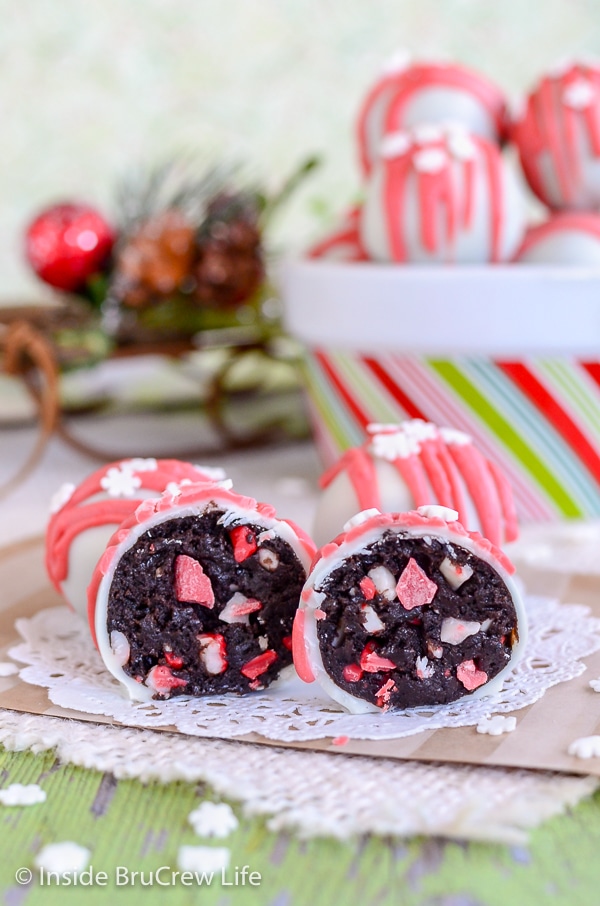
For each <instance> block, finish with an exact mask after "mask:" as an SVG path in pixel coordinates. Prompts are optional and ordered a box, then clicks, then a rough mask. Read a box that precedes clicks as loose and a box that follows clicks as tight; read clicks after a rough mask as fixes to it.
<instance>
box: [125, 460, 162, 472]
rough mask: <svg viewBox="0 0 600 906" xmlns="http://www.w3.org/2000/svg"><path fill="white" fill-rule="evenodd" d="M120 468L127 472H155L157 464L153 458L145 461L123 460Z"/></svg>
mask: <svg viewBox="0 0 600 906" xmlns="http://www.w3.org/2000/svg"><path fill="white" fill-rule="evenodd" d="M121 468H122V469H124V470H125V471H128V472H156V470H157V469H158V462H157V461H156V460H155V459H154V458H153V457H148V458H147V459H140V458H137V459H124V460H123V462H122V463H121Z"/></svg>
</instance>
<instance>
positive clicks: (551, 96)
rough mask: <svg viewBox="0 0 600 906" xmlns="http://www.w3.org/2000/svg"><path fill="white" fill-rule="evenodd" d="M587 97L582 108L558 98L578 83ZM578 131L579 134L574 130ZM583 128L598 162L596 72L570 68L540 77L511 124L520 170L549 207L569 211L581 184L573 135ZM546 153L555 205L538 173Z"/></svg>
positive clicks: (599, 85) (599, 79) (599, 75)
mask: <svg viewBox="0 0 600 906" xmlns="http://www.w3.org/2000/svg"><path fill="white" fill-rule="evenodd" d="M581 80H583V81H585V82H586V83H587V84H588V85H589V86H590V88H591V89H592V91H593V100H592V101H591V103H589V104H586V105H584V106H583V107H582V108H577V109H576V108H574V107H573V106H570V105H569V104H568V103H565V100H564V94H565V91H567V90H568V89H569V88H570V87H571V86H573V85H574V84H576V83H577V82H579V81H581ZM578 125H579V128H578ZM581 128H583V130H584V134H585V137H586V140H587V145H588V147H589V148H590V151H591V153H592V155H593V156H594V157H600V68H597V67H593V66H587V65H580V64H574V65H573V66H571V67H569V69H568V70H567V71H566V72H564V73H562V74H561V75H560V76H546V77H544V78H543V79H542V80H541V82H540V83H539V85H538V86H537V87H536V89H535V90H534V91H533V92H532V93H531V94H530V96H529V98H528V100H527V107H526V110H525V114H524V115H523V117H522V118H521V119H519V120H518V121H517V122H515V123H514V124H513V128H512V134H513V138H514V140H515V142H516V144H517V146H518V148H519V154H520V157H521V162H522V164H523V169H524V170H525V174H526V176H527V179H528V181H529V184H530V185H531V188H532V189H533V191H534V192H535V193H536V195H538V197H539V198H541V199H542V200H543V201H545V202H546V203H547V204H549V205H551V206H553V207H561V206H562V205H565V206H567V205H572V204H574V203H576V202H577V199H576V194H577V191H578V189H579V187H580V184H581V176H582V172H581V159H580V149H579V147H578V133H579V131H580V129H581ZM545 151H547V152H548V153H549V155H550V159H551V161H552V167H553V170H554V174H555V176H556V180H557V182H558V188H559V194H560V199H557V198H552V197H550V195H551V194H552V193H551V192H549V187H548V186H547V185H546V183H545V178H544V175H543V173H542V170H541V167H540V158H541V156H542V154H543V152H545Z"/></svg>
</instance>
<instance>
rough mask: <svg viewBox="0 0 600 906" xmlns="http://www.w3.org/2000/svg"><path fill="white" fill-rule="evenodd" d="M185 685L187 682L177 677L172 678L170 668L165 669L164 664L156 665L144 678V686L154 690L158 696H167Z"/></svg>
mask: <svg viewBox="0 0 600 906" xmlns="http://www.w3.org/2000/svg"><path fill="white" fill-rule="evenodd" d="M187 683H188V681H187V680H185V679H182V678H181V677H179V676H173V674H172V673H171V668H170V667H167V666H166V664H156V666H154V667H153V668H152V669H151V670H149V671H148V676H147V677H146V686H148V688H149V689H154V691H155V692H156V693H158V695H167V696H168V695H170V694H171V692H172V691H173V689H177V688H178V687H179V686H187Z"/></svg>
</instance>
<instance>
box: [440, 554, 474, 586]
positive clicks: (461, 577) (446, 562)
mask: <svg viewBox="0 0 600 906" xmlns="http://www.w3.org/2000/svg"><path fill="white" fill-rule="evenodd" d="M440 572H441V574H442V576H443V577H444V579H445V580H446V582H447V583H448V585H449V586H450V588H451V589H452V590H453V591H456V589H457V588H460V586H461V585H463V583H464V582H466V581H467V579H470V578H471V576H472V575H473V567H472V566H469V564H468V563H465V564H464V566H460V565H459V564H458V563H453V562H452V560H451V559H450V558H449V557H444V559H443V560H442V562H441V563H440Z"/></svg>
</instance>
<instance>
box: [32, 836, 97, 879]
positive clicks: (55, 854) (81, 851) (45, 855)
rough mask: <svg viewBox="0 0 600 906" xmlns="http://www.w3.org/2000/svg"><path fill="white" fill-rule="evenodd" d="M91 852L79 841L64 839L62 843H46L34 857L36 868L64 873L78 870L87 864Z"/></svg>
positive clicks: (81, 869)
mask: <svg viewBox="0 0 600 906" xmlns="http://www.w3.org/2000/svg"><path fill="white" fill-rule="evenodd" d="M90 856H91V852H90V851H89V849H86V848H85V846H80V845H79V843H73V842H72V841H70V840H65V841H64V843H48V845H47V846H43V847H42V849H40V851H39V853H38V854H37V856H36V857H35V859H34V864H35V867H36V868H43V869H44V870H45V871H52V872H56V874H59V875H64V874H67V873H72V872H75V873H77V872H80V871H83V869H84V868H85V867H86V866H87V865H88V863H89V861H90Z"/></svg>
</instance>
